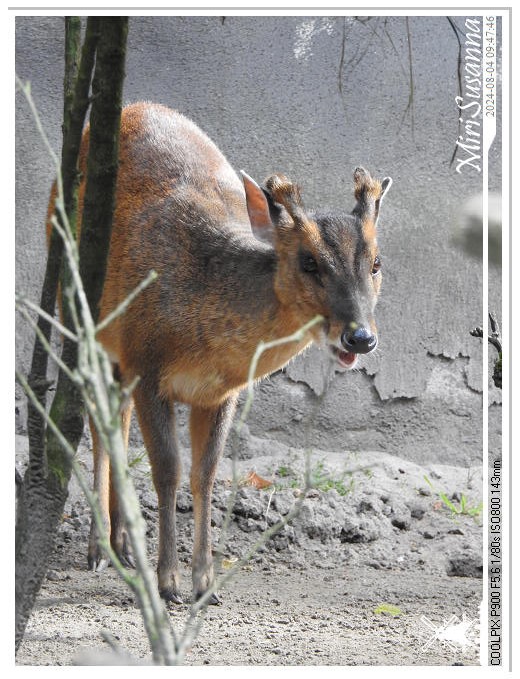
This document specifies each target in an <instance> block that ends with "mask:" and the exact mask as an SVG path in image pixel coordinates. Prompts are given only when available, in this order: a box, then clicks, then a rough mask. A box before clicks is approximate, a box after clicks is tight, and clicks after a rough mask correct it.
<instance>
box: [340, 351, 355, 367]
mask: <svg viewBox="0 0 520 679" xmlns="http://www.w3.org/2000/svg"><path fill="white" fill-rule="evenodd" d="M338 358H339V361H340V363H343V365H352V363H354V361H355V360H356V354H353V353H352V352H351V351H340V352H339V353H338Z"/></svg>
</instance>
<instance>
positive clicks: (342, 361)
mask: <svg viewBox="0 0 520 679" xmlns="http://www.w3.org/2000/svg"><path fill="white" fill-rule="evenodd" d="M329 346H330V350H331V353H332V355H333V356H334V358H335V359H336V361H337V362H338V363H339V365H340V366H341V367H342V368H347V370H352V368H353V367H354V366H355V365H356V363H357V359H358V354H355V353H354V352H353V351H344V350H343V349H338V347H336V346H334V345H333V344H330V345H329Z"/></svg>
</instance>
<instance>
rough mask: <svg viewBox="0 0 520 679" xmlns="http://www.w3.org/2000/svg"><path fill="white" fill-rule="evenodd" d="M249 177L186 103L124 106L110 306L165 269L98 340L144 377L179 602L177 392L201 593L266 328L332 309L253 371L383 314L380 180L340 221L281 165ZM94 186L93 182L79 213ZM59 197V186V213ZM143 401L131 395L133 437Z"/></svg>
mask: <svg viewBox="0 0 520 679" xmlns="http://www.w3.org/2000/svg"><path fill="white" fill-rule="evenodd" d="M88 140H89V132H88V129H87V130H86V131H85V133H84V137H83V143H82V147H81V156H80V169H81V172H82V174H83V177H84V176H85V174H86V157H87V151H88ZM244 183H245V188H246V195H245V194H244V187H243V186H242V184H241V182H240V181H239V179H238V177H237V176H236V174H235V173H234V172H233V170H232V169H231V167H230V166H229V164H228V163H227V161H226V160H225V158H224V156H223V155H222V154H221V152H220V151H219V150H218V149H217V147H216V146H215V145H214V144H213V143H212V142H211V141H210V140H209V139H208V138H207V137H206V136H205V135H204V134H203V133H202V132H201V131H200V130H199V129H198V128H197V127H196V126H195V125H194V124H193V123H191V122H190V121H188V120H187V119H185V118H183V117H182V116H180V115H179V114H177V113H175V112H173V111H171V110H169V109H167V108H165V107H163V106H160V105H156V104H147V103H138V104H133V105H131V106H128V107H126V108H125V109H124V111H123V115H122V121H121V136H120V167H119V175H118V182H117V191H116V209H115V214H114V221H113V231H112V238H111V244H110V252H109V261H108V267H107V272H106V279H105V285H104V289H103V295H102V299H101V304H100V320H101V319H103V318H104V317H106V315H107V314H108V313H110V312H111V311H112V310H113V309H114V308H115V307H116V306H117V305H118V304H119V303H120V302H121V301H122V300H124V299H125V298H126V297H127V295H128V294H129V293H130V292H131V291H132V290H133V289H134V288H135V287H136V286H137V285H138V284H139V283H140V282H141V281H142V280H143V278H144V277H145V276H146V275H147V273H148V272H149V271H150V270H151V269H155V270H156V271H157V273H158V274H159V278H158V280H157V281H156V282H155V283H153V284H152V285H150V286H149V287H148V288H147V289H146V290H145V291H144V292H143V293H142V294H140V295H139V296H138V297H137V298H136V300H135V301H134V302H133V303H132V304H131V306H130V307H129V309H128V311H127V312H126V313H125V314H124V315H123V316H122V317H120V318H119V319H117V320H116V321H115V322H113V323H111V324H110V325H109V326H108V327H107V328H106V329H105V330H103V331H102V332H101V333H100V337H99V339H100V341H101V342H102V344H103V345H104V347H105V348H106V350H107V351H108V353H109V355H110V356H111V359H112V360H113V362H114V364H116V365H117V366H118V369H119V371H120V374H121V376H122V380H123V382H124V383H128V382H129V381H131V380H132V379H133V378H134V377H136V376H137V375H139V376H140V377H141V380H140V382H139V385H138V387H137V389H136V391H135V395H134V396H135V404H136V408H137V415H138V418H139V423H140V426H141V430H142V433H143V438H144V441H145V445H146V448H147V451H148V453H149V456H150V460H151V464H152V470H153V479H154V483H155V486H156V489H157V492H158V495H159V523H160V545H159V562H158V577H159V588H160V591H161V594H162V595H163V596H164V597H165V598H166V599H169V600H172V601H179V600H180V594H179V577H178V557H177V552H176V540H175V503H176V489H177V487H178V484H179V481H180V466H179V455H178V450H177V443H176V438H175V424H174V410H173V404H174V403H175V402H176V401H180V402H184V403H188V404H190V405H191V420H190V431H191V440H192V469H191V475H190V480H191V488H192V492H193V507H194V520H195V538H194V557H193V588H194V593H195V596H198V595H200V594H201V593H202V592H204V591H205V590H206V589H207V588H208V587H209V586H210V585H211V582H212V579H213V571H212V563H211V561H212V560H211V536H210V504H211V489H212V486H213V481H214V477H215V471H216V463H217V461H218V458H219V456H220V454H221V452H222V449H223V447H224V444H225V441H226V436H227V432H228V429H229V426H230V423H231V419H232V416H233V412H234V407H235V402H236V399H237V395H238V394H239V392H240V390H241V389H243V388H244V387H245V385H246V383H247V378H248V372H249V366H250V362H251V359H252V356H253V354H254V352H255V350H256V347H257V345H258V343H259V341H260V340H263V341H264V342H267V341H270V340H274V339H278V338H281V337H284V336H287V335H291V334H293V333H294V332H295V331H296V330H297V329H299V328H300V327H301V326H302V325H303V324H304V323H306V322H308V321H309V320H311V319H312V318H313V317H314V316H316V315H317V314H321V315H322V316H323V317H324V319H325V321H324V323H323V325H322V327H321V328H319V327H315V328H313V329H312V330H311V331H310V332H309V333H308V334H307V336H306V337H305V338H304V339H302V340H301V341H299V342H294V343H291V344H284V345H281V346H278V347H276V348H273V349H270V350H269V351H266V352H265V353H264V354H263V355H262V357H261V359H260V361H259V364H258V368H257V371H256V374H255V378H261V377H263V376H265V375H268V374H270V373H272V372H274V371H275V370H277V369H279V368H280V367H282V366H283V365H285V364H286V363H287V361H289V360H290V359H291V358H292V357H293V356H294V355H295V354H297V353H298V352H300V351H302V350H303V349H304V348H305V347H306V346H307V345H308V344H309V343H310V342H311V341H312V340H318V339H320V338H321V337H323V335H324V334H326V335H327V337H328V338H329V340H328V341H330V342H333V343H335V344H336V345H337V344H338V343H339V342H340V338H341V337H342V333H343V332H344V331H345V329H347V330H348V328H349V327H351V326H352V327H357V326H359V325H364V326H367V327H368V326H370V327H372V328H373V332H374V333H375V322H374V320H373V315H372V312H373V307H374V305H375V301H376V299H377V294H378V290H379V285H380V282H379V281H374V280H373V276H372V275H371V273H370V271H371V267H372V262H373V261H374V258H375V255H376V253H377V245H376V242H375V223H376V221H377V206H375V202H376V201H379V200H380V198H381V197H382V187H381V184H380V183H379V182H377V181H375V180H372V178H371V177H370V175H369V174H368V173H367V172H366V171H364V170H361V169H358V170H356V174H355V195H356V198H357V201H358V204H357V206H356V208H355V210H354V213H353V216H348V215H347V216H343V215H341V216H339V217H333V218H331V219H329V218H328V217H327V216H324V217H322V216H319V215H316V216H313V214H311V213H308V212H307V211H306V210H305V208H304V206H303V203H302V200H301V195H300V191H299V188H298V187H297V186H296V185H295V184H293V183H292V182H291V181H290V180H289V179H287V177H284V176H283V175H273V176H272V177H270V178H269V179H268V180H266V183H265V187H264V190H263V191H262V190H260V188H259V187H258V186H256V184H255V183H254V182H253V181H252V180H250V179H249V178H244ZM84 192H85V182H84V181H83V182H82V184H81V187H80V193H79V208H80V210H79V214H81V210H82V204H83V200H84ZM246 196H247V201H246ZM54 200H55V192H54V191H53V193H52V194H51V204H50V206H49V216H50V215H51V214H52V211H53V203H54ZM356 211H357V212H356ZM250 220H251V221H250ZM329 222H330V224H329ZM80 226H81V225H79V227H80ZM49 227H50V222H49V217H48V225H47V228H48V230H49ZM257 238H262V241H264V242H260V241H259V240H257ZM266 240H267V241H268V242H269V243H271V244H270V245H269V244H266V243H265V241H266ZM309 257H311V258H314V260H315V261H316V262H319V267H320V268H319V272H316V274H313V273H309V272H308V271H306V270H305V268H304V267H305V265H304V264H302V258H303V259H305V258H307V259H308V258H309ZM302 267H303V268H302ZM358 271H362V272H363V273H362V274H359V273H357V272H358ZM130 413H131V407H130V406H129V407H128V408H127V410H126V411H125V413H124V427H125V433H126V435H127V434H128V426H129V421H130ZM93 435H94V436H93V440H94V459H95V464H94V468H95V489H96V491H97V492H98V494H99V496H100V500H101V508H102V514H103V516H104V519H105V522H106V524H107V526H108V527H109V528H110V529H111V541H112V544H113V546H114V548H115V549H116V551H117V553H118V554H119V556H120V557H121V558H122V559H123V560H124V561H125V560H126V561H127V562H128V563H131V556H130V554H129V551H128V546H127V544H126V535H125V532H124V527H123V526H122V523H121V520H120V515H119V507H118V503H117V497H116V496H115V494H114V493H113V492H110V493H109V488H110V476H109V465H108V457H107V454H106V451H104V450H103V448H102V446H101V444H100V441H99V440H98V437H97V435H96V434H95V432H93ZM101 563H102V559H101V555H100V553H99V548H98V545H97V533H96V530H95V528H92V531H91V539H90V543H89V564H90V566H91V567H92V568H97V567H98V566H99V565H100V564H101Z"/></svg>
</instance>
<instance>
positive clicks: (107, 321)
mask: <svg viewBox="0 0 520 679" xmlns="http://www.w3.org/2000/svg"><path fill="white" fill-rule="evenodd" d="M158 277H159V274H158V273H157V271H153V270H152V271H150V273H149V274H148V276H147V277H146V278H145V279H144V280H143V281H141V282H140V283H139V285H138V286H137V287H136V288H134V289H133V290H132V292H130V293H129V294H128V296H127V297H126V299H125V300H124V301H122V302H121V304H119V305H118V306H117V307H116V308H115V309H114V311H112V312H111V313H109V314H108V316H105V318H104V319H103V320H102V321H101V323H98V324H97V326H96V332H100V331H101V330H104V329H105V328H106V327H107V325H110V323H112V322H113V321H115V319H116V318H118V317H119V316H121V315H122V314H124V313H125V311H126V310H127V309H128V307H129V306H130V304H131V303H132V302H133V301H134V299H135V298H136V297H137V296H138V295H140V294H141V292H142V291H143V290H144V289H145V288H147V287H148V286H149V285H150V283H152V282H153V281H154V280H156V278H158Z"/></svg>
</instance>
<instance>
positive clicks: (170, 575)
mask: <svg viewBox="0 0 520 679" xmlns="http://www.w3.org/2000/svg"><path fill="white" fill-rule="evenodd" d="M134 400H135V405H136V409H137V416H138V418H139V424H140V427H141V432H142V434H143V439H144V443H145V446H146V450H147V451H148V455H149V457H150V462H151V465H152V477H153V482H154V486H155V490H156V491H157V496H158V501H159V560H158V563H157V576H158V580H159V593H160V595H161V597H162V598H163V599H165V600H166V601H171V602H173V603H176V604H182V603H183V602H182V597H181V595H180V591H179V558H178V555H177V540H176V527H175V510H176V501H177V499H176V498H177V488H178V486H179V481H180V475H181V465H180V458H179V448H178V444H177V440H176V435H175V421H174V409H173V405H174V404H173V401H170V400H167V399H165V398H164V397H162V396H161V395H160V394H159V392H158V389H157V384H156V382H155V381H152V380H149V379H145V378H143V379H142V380H141V382H140V383H139V385H138V386H137V388H136V390H135V392H134Z"/></svg>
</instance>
